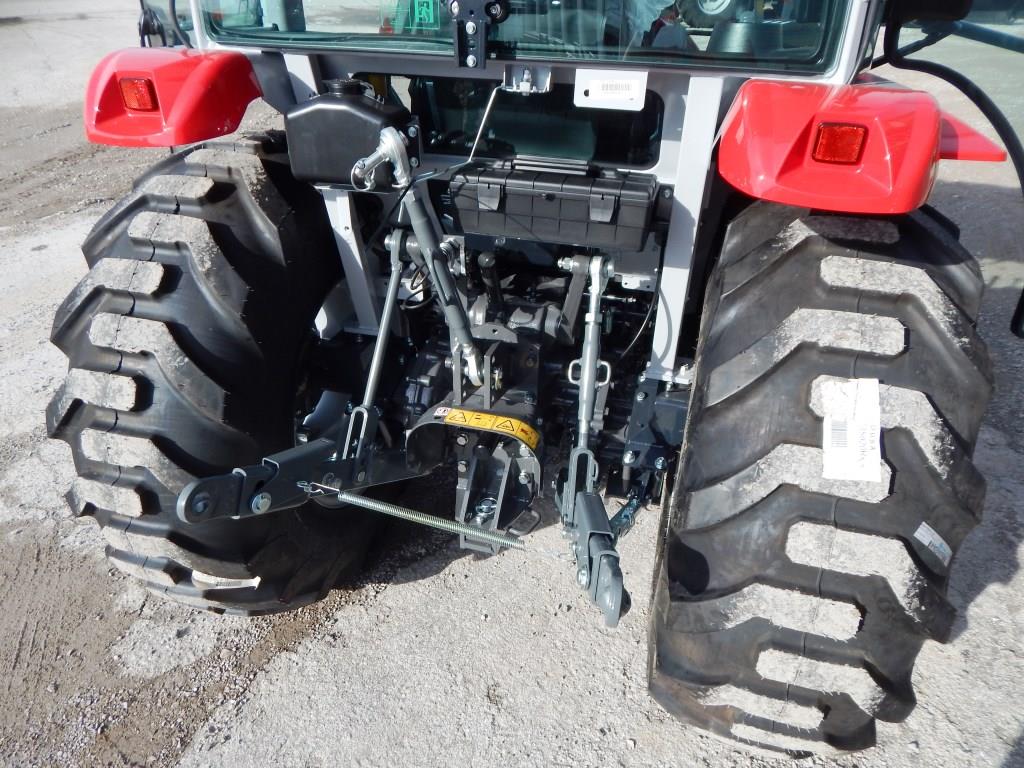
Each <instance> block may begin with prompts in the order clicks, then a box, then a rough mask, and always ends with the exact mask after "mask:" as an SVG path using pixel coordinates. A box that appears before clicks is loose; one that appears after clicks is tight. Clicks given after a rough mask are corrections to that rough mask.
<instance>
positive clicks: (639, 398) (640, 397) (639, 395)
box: [636, 392, 647, 403]
mask: <svg viewBox="0 0 1024 768" xmlns="http://www.w3.org/2000/svg"><path fill="white" fill-rule="evenodd" d="M646 399H647V393H646V392H637V393H636V401H637V402H638V403H642V402H643V401H644V400H646Z"/></svg>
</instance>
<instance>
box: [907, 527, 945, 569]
mask: <svg viewBox="0 0 1024 768" xmlns="http://www.w3.org/2000/svg"><path fill="white" fill-rule="evenodd" d="M914 538H915V539H917V540H918V541H920V542H921V543H922V544H924V545H925V546H926V547H928V549H930V550H931V551H932V553H933V554H934V555H935V556H936V557H937V558H939V560H941V561H942V564H943V565H945V566H947V567H948V566H949V561H950V560H952V559H953V550H952V549H950V548H949V544H947V543H946V540H945V539H944V538H942V537H941V536H940V535H939V532H938V531H936V530H935V529H934V528H932V527H931V526H930V525H928V523H921V525H919V526H918V527H917V530H916V531H914Z"/></svg>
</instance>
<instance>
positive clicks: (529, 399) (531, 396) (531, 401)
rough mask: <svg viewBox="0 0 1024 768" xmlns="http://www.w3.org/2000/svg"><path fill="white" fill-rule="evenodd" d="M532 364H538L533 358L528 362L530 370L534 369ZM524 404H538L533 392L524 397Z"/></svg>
mask: <svg viewBox="0 0 1024 768" xmlns="http://www.w3.org/2000/svg"><path fill="white" fill-rule="evenodd" d="M531 362H533V363H534V364H536V363H535V361H534V360H533V358H532V357H531V358H529V359H528V360H527V361H526V365H527V367H528V368H532V367H533V365H531V364H530V363H531ZM523 402H524V403H526V404H527V405H534V404H535V403H536V402H537V396H536V395H535V394H533V392H527V393H526V394H524V395H523Z"/></svg>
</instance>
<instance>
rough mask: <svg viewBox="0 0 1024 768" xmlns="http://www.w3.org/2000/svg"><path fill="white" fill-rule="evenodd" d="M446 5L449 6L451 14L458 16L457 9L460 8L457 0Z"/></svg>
mask: <svg viewBox="0 0 1024 768" xmlns="http://www.w3.org/2000/svg"><path fill="white" fill-rule="evenodd" d="M448 7H449V8H450V9H451V12H452V16H458V15H459V10H460V8H459V3H458V0H455V2H453V3H452V4H451V5H450V6H448Z"/></svg>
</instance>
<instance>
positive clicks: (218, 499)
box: [177, 438, 432, 523]
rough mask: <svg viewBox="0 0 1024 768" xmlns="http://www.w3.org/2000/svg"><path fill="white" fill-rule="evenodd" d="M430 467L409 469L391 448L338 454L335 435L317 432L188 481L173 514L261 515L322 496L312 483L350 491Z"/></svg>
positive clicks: (191, 517)
mask: <svg viewBox="0 0 1024 768" xmlns="http://www.w3.org/2000/svg"><path fill="white" fill-rule="evenodd" d="M430 469H432V467H429V466H428V467H423V468H422V469H421V468H417V469H410V468H409V467H408V465H407V461H406V452H405V451H404V450H401V449H397V448H396V449H391V450H381V451H374V452H373V453H372V454H370V455H369V456H367V457H366V460H365V461H363V462H357V461H356V460H355V459H352V458H347V459H346V458H339V457H338V455H337V453H336V451H335V441H334V440H328V439H326V438H320V439H318V440H312V441H310V442H308V443H305V444H304V445H298V446H296V447H295V448H289V449H288V450H286V451H281V452H280V453H275V454H273V455H272V456H268V457H266V458H265V459H263V461H262V462H261V463H259V464H256V465H253V466H248V467H240V468H237V469H235V470H233V471H232V472H231V473H230V474H226V475H215V476H213V477H204V478H201V479H199V480H195V481H193V482H191V483H189V484H188V485H187V486H185V488H184V489H183V490H182V492H181V494H180V495H179V496H178V504H177V508H178V517H179V518H180V519H181V520H182V521H184V522H186V523H203V522H206V521H208V520H213V519H217V518H225V517H234V518H243V517H253V516H256V515H265V514H268V513H270V512H276V511H278V510H281V509H291V508H294V507H298V506H301V505H302V504H304V503H306V501H308V500H309V499H310V497H311V496H316V497H320V496H322V494H320V493H318V492H315V491H314V486H317V485H324V486H331V487H332V488H334V489H335V491H336V492H340V491H353V490H359V489H364V488H370V487H372V486H375V485H383V484H385V483H393V482H397V481H399V480H409V479H412V478H414V477H419V476H421V475H423V474H426V473H427V472H429V471H430ZM316 500H317V501H321V500H322V499H320V498H317V499H316ZM331 501H332V500H331V499H327V502H328V503H330V502H331Z"/></svg>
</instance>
